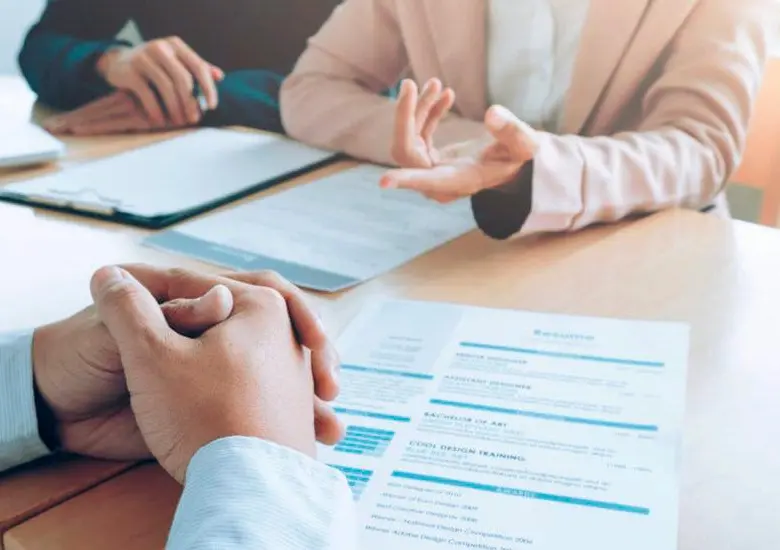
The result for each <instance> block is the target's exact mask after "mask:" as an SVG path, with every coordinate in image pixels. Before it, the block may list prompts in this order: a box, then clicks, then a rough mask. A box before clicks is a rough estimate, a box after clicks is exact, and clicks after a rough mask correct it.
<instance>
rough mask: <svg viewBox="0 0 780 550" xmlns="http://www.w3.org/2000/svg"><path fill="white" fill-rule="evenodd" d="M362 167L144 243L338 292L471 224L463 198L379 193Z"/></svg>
mask: <svg viewBox="0 0 780 550" xmlns="http://www.w3.org/2000/svg"><path fill="white" fill-rule="evenodd" d="M385 170H386V169H384V168H381V167H378V166H370V165H361V166H358V167H356V168H352V169H349V170H345V171H343V172H339V173H336V174H333V175H331V176H327V177H325V178H323V179H320V180H317V181H314V182H311V183H307V184H304V185H300V186H298V187H294V188H292V189H289V190H286V191H282V192H281V193H278V194H276V195H272V196H270V197H266V198H261V199H258V200H256V201H254V202H251V203H248V204H244V205H241V206H238V207H236V208H232V209H230V210H226V211H224V212H218V213H216V214H212V215H210V216H206V217H204V218H201V219H199V220H196V221H193V222H190V223H186V224H183V225H180V226H178V227H177V228H176V229H173V230H171V231H166V232H164V233H160V234H157V235H153V236H152V237H150V238H149V239H147V240H146V241H145V242H146V244H148V245H150V246H153V247H156V248H162V249H164V250H168V251H172V252H179V253H183V254H186V255H189V256H193V257H195V258H198V259H201V260H205V261H207V262H211V263H215V264H217V265H224V266H227V267H231V268H233V269H237V270H241V271H254V270H262V269H272V270H274V271H278V272H279V273H280V274H282V275H283V276H284V277H286V278H287V279H289V280H291V281H292V282H294V283H296V284H298V285H300V286H303V287H307V288H312V289H314V290H324V291H336V290H341V289H344V288H348V287H350V286H353V285H356V284H358V283H360V282H363V281H365V280H367V279H370V278H372V277H375V276H377V275H379V274H381V273H384V272H386V271H390V270H391V269H393V268H395V267H397V266H399V265H402V264H404V263H406V262H408V261H409V260H411V259H412V258H414V257H416V256H419V255H420V254H423V253H425V252H428V251H429V250H432V249H434V248H436V247H438V246H440V245H442V244H444V243H446V242H448V241H450V240H452V239H454V238H456V237H459V236H460V235H462V234H464V233H466V232H468V231H470V230H472V229H474V227H475V223H474V219H473V217H472V214H471V207H470V205H469V201H467V200H462V201H457V202H454V203H452V204H448V205H440V204H437V203H435V202H433V201H430V200H427V199H425V198H424V197H421V196H420V195H419V194H417V193H414V192H411V191H399V190H383V189H380V188H379V179H380V177H381V175H382V174H383V173H384V172H385Z"/></svg>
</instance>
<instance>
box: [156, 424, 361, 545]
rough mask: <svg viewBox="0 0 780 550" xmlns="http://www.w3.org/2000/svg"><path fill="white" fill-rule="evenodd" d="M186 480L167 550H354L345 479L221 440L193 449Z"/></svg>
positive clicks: (257, 442) (274, 452)
mask: <svg viewBox="0 0 780 550" xmlns="http://www.w3.org/2000/svg"><path fill="white" fill-rule="evenodd" d="M186 476H187V478H186V482H185V487H184V493H183V494H182V498H181V501H180V502H179V507H178V510H177V511H176V516H175V518H174V521H173V527H172V528H171V532H170V535H169V539H168V546H167V548H168V549H169V550H176V549H184V548H186V549H197V548H221V549H234V548H235V549H236V550H238V549H239V548H241V549H243V548H253V549H255V550H264V549H274V550H281V549H285V550H287V549H301V550H304V549H306V550H308V549H311V548H318V549H334V550H335V549H337V548H338V549H339V550H342V549H354V548H356V542H355V540H356V536H357V535H356V524H355V513H354V503H353V501H352V493H351V491H350V490H349V486H348V485H347V482H346V479H345V478H344V477H343V475H342V474H341V473H340V472H338V471H336V470H335V469H333V468H331V467H329V466H326V465H324V464H321V463H319V462H316V461H314V460H312V459H310V458H309V457H307V456H305V455H303V454H301V453H298V452H296V451H292V450H290V449H287V448H284V447H281V446H279V445H275V444H273V443H270V442H267V441H263V440H261V439H257V438H251V437H238V436H236V437H228V438H224V439H219V440H216V441H214V442H212V443H209V444H208V445H206V446H204V447H203V448H201V449H200V450H199V451H198V452H197V453H196V454H195V456H194V457H193V458H192V460H191V462H190V465H189V467H188V469H187V474H186Z"/></svg>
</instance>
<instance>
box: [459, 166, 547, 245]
mask: <svg viewBox="0 0 780 550" xmlns="http://www.w3.org/2000/svg"><path fill="white" fill-rule="evenodd" d="M533 181H534V161H533V160H532V161H530V162H527V163H525V165H524V166H523V168H522V169H521V170H520V173H519V174H518V175H517V177H516V178H515V179H514V180H513V181H510V182H509V183H507V184H505V185H501V186H499V187H494V188H492V189H485V190H484V191H480V192H479V193H477V194H476V195H474V196H473V197H471V210H472V212H473V213H474V220H475V221H476V222H477V226H478V227H479V228H480V229H481V230H482V232H483V233H485V235H487V236H488V237H492V238H493V239H508V238H509V237H511V236H512V235H514V234H515V233H517V232H518V231H520V230H521V229H522V228H523V226H524V225H525V222H526V221H527V220H528V216H529V215H530V214H531V206H532V204H533V191H534V188H533Z"/></svg>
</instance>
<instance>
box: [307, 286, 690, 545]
mask: <svg viewBox="0 0 780 550" xmlns="http://www.w3.org/2000/svg"><path fill="white" fill-rule="evenodd" d="M340 350H341V354H342V360H343V367H342V371H341V384H342V388H343V390H342V395H341V396H340V398H339V401H338V403H337V411H338V412H339V413H340V414H341V415H342V418H343V420H344V421H345V423H346V424H347V426H348V428H347V436H346V438H345V440H344V441H342V442H341V443H340V444H339V445H338V446H336V447H335V448H326V447H322V448H321V449H320V459H321V460H322V461H323V462H325V463H327V464H330V465H332V466H334V467H337V468H339V469H341V470H342V471H344V472H345V474H346V476H347V478H348V479H349V481H350V484H351V486H352V488H353V492H354V494H355V497H356V499H357V500H358V506H359V514H360V519H361V522H362V526H363V528H362V531H361V537H362V538H361V548H371V549H372V550H390V549H397V548H404V549H408V550H422V549H425V550H433V549H441V548H470V549H498V550H509V549H512V550H518V549H529V548H532V549H535V550H570V549H574V548H583V549H598V550H629V549H630V550H671V549H674V548H676V538H677V510H678V505H677V501H678V497H677V493H678V468H679V464H678V462H679V449H680V441H681V426H682V420H683V411H684V398H685V379H686V364H687V353H688V351H687V350H688V329H687V327H685V326H683V325H677V324H661V323H645V322H635V321H617V320H608V319H595V318H578V317H567V316H555V315H544V314H536V313H524V312H517V311H505V310H489V309H480V308H471V307H463V306H457V305H448V304H435V303H421V302H403V301H390V302H382V303H378V304H375V305H372V306H371V307H369V308H367V309H366V310H364V311H363V312H362V313H361V314H360V315H359V316H358V318H357V319H356V320H355V321H354V322H353V323H352V324H351V325H350V327H349V328H348V329H347V331H346V333H345V334H344V336H343V338H342V339H341V341H340Z"/></svg>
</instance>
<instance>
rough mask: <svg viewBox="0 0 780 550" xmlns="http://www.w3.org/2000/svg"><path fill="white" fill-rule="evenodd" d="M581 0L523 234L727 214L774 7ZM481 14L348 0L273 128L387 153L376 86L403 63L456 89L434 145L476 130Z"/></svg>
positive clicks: (445, 5)
mask: <svg viewBox="0 0 780 550" xmlns="http://www.w3.org/2000/svg"><path fill="white" fill-rule="evenodd" d="M517 1H522V0H517ZM590 2H591V7H590V12H589V16H588V20H587V23H586V25H585V29H584V34H583V38H582V43H581V46H580V52H579V56H578V59H577V62H576V65H575V69H574V76H573V81H572V85H571V89H570V92H569V94H568V98H567V102H566V106H565V120H564V128H563V132H562V134H563V135H553V134H549V133H542V134H541V142H540V147H539V152H538V155H537V157H536V159H535V161H534V170H533V184H532V189H533V193H532V202H531V210H530V215H528V217H527V220H526V221H525V224H524V225H523V229H522V233H523V234H525V233H531V232H537V231H562V230H572V229H577V228H580V227H583V226H585V225H588V224H591V223H594V222H603V221H613V220H617V219H620V218H622V217H624V216H627V215H630V214H634V213H642V212H650V211H654V210H659V209H663V208H667V207H672V206H683V207H689V208H702V207H705V206H708V205H711V204H713V203H714V204H716V205H719V207H720V209H721V211H722V212H726V213H727V207H726V203H725V200H724V198H723V195H722V191H723V188H724V185H725V183H726V181H727V179H728V177H729V176H730V174H731V173H732V172H733V171H734V170H735V169H736V167H737V165H738V164H739V161H740V156H741V153H742V149H743V147H744V144H745V138H746V133H747V127H748V121H749V118H750V115H751V110H752V104H753V100H754V98H755V97H756V95H757V92H758V88H759V86H760V83H761V80H762V76H763V68H764V64H765V60H766V58H767V43H768V42H769V41H770V39H771V35H772V33H773V32H774V30H775V28H776V24H777V18H776V14H777V4H776V3H775V2H774V0H590ZM485 10H486V6H485V0H346V1H345V2H344V3H343V4H342V5H341V6H340V7H339V8H337V9H336V11H335V12H334V14H333V15H332V16H331V18H330V20H329V21H328V22H327V23H325V25H324V26H323V28H322V29H321V30H320V32H319V33H318V34H317V35H315V36H314V37H313V38H312V39H311V40H310V43H309V47H308V49H307V50H306V52H305V53H304V54H303V56H302V57H301V58H300V60H299V61H298V64H297V66H296V67H295V70H294V71H293V73H292V74H291V76H290V77H289V78H288V79H287V80H286V82H285V83H284V85H283V87H282V92H281V110H282V120H283V123H284V126H285V128H286V129H287V131H288V132H289V133H290V134H291V135H292V136H293V137H295V138H297V139H299V140H302V141H305V142H308V143H310V144H313V145H317V146H321V147H326V148H330V149H335V150H339V151H343V152H346V153H348V154H350V155H352V156H355V157H358V158H361V159H366V160H369V161H373V162H377V163H384V164H391V163H392V160H391V158H390V143H391V138H392V132H393V117H394V104H393V102H392V101H391V100H389V99H386V98H384V97H380V96H379V95H377V92H379V91H381V90H383V89H386V88H388V87H390V86H392V85H393V84H394V83H395V82H397V81H398V79H399V77H401V76H405V75H408V76H412V77H413V78H415V79H416V80H417V81H418V82H424V81H425V80H427V79H429V78H432V77H438V78H440V79H441V80H442V81H443V82H444V84H445V85H447V86H450V87H452V88H453V89H454V90H455V92H456V94H457V100H456V103H455V113H454V114H453V115H452V116H450V117H449V118H448V120H446V121H445V122H444V123H443V124H442V125H441V126H440V129H439V132H438V134H437V139H438V140H439V143H441V144H446V143H452V142H456V141H460V140H464V139H471V138H474V137H480V136H483V135H484V130H483V126H482V122H481V121H482V118H483V115H484V112H485V110H486V108H487V107H488V105H487V100H486V89H485V87H486V86H485V83H486V65H485V63H486V61H485V60H486V52H485V26H486V21H485ZM518 27H519V30H520V32H522V24H521V23H520V22H518ZM778 101H780V98H778Z"/></svg>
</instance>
